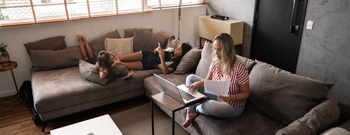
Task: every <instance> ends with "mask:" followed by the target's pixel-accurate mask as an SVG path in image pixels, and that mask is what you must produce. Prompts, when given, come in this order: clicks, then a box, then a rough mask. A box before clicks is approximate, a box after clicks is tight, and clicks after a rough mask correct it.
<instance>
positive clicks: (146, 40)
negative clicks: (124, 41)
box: [133, 29, 165, 52]
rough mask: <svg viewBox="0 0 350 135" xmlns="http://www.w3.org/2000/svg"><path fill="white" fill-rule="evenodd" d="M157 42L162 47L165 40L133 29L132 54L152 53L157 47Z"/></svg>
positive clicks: (150, 33)
mask: <svg viewBox="0 0 350 135" xmlns="http://www.w3.org/2000/svg"><path fill="white" fill-rule="evenodd" d="M158 42H159V43H160V44H161V46H162V47H163V46H164V43H165V39H164V38H163V37H161V36H159V35H156V34H154V33H152V32H149V31H144V30H139V29H135V33H134V49H133V50H134V52H137V51H153V50H154V49H155V48H157V47H158Z"/></svg>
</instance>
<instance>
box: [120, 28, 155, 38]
mask: <svg viewBox="0 0 350 135" xmlns="http://www.w3.org/2000/svg"><path fill="white" fill-rule="evenodd" d="M136 29H137V30H144V31H148V32H153V30H152V28H133V29H124V38H130V37H133V36H134V33H135V30H136Z"/></svg>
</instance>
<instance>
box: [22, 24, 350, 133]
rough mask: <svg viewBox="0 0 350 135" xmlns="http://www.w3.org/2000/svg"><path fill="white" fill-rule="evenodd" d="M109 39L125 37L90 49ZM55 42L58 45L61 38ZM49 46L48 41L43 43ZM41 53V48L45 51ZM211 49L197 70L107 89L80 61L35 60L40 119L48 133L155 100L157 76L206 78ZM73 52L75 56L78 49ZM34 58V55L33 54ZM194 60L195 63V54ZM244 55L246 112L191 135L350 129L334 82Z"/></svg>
mask: <svg viewBox="0 0 350 135" xmlns="http://www.w3.org/2000/svg"><path fill="white" fill-rule="evenodd" d="M135 31H136V30H135ZM148 31H149V29H148ZM125 32H126V31H125ZM151 32H152V31H151ZM131 33H133V31H131ZM135 34H137V33H135ZM148 34H150V33H148ZM124 35H127V34H124ZM156 35H158V36H161V37H163V38H164V41H165V42H164V44H165V45H167V46H172V45H174V44H179V43H180V42H179V41H176V40H175V38H172V34H170V33H167V32H164V31H160V32H158V33H157V34H156ZM135 36H137V35H135ZM105 38H120V36H119V33H118V31H116V30H115V31H113V32H110V33H107V34H105V35H103V36H101V37H99V38H96V39H95V40H93V41H91V42H90V45H91V47H92V49H93V51H94V52H95V53H97V52H98V51H99V50H103V49H104V46H103V41H104V39H105ZM158 38H159V37H158ZM166 41H167V42H166ZM53 42H55V43H56V42H57V39H56V40H55V41H53ZM45 43H48V41H45V42H43V44H45ZM134 43H135V42H134ZM64 45H65V43H64ZM155 45H156V44H155ZM28 46H29V47H28ZM30 46H31V47H30ZM33 46H37V45H33V44H27V45H26V47H27V50H28V48H31V49H33V48H34V50H35V47H33ZM59 46H60V47H58V48H52V46H51V48H44V49H43V48H42V47H41V50H60V49H65V48H66V47H62V46H63V45H62V43H60V45H59ZM134 46H135V44H134ZM142 47H145V46H144V45H143V46H142ZM149 48H155V47H153V46H150V47H149ZM31 49H29V50H28V53H29V52H31V51H30V50H31ZM36 49H37V50H40V47H39V49H38V48H36ZM68 49H70V48H68ZM134 49H135V48H134ZM211 50H212V49H211V44H210V43H206V44H205V46H204V48H203V51H201V52H200V53H201V54H200V53H199V55H201V56H202V57H201V58H200V60H199V61H198V60H197V62H196V60H194V61H192V63H187V65H192V66H193V67H194V68H193V70H191V71H189V70H186V71H185V70H180V71H179V70H177V71H176V72H175V73H177V74H175V73H172V74H167V75H163V74H161V73H162V71H161V70H158V69H154V70H140V71H134V74H133V75H132V78H130V79H127V80H122V77H117V78H114V79H113V80H110V81H109V82H108V83H107V84H106V85H100V84H97V83H93V82H90V81H87V80H85V79H84V78H83V77H82V75H81V73H80V72H79V67H78V66H77V64H78V63H79V58H78V59H74V60H72V65H71V66H68V67H64V68H62V67H60V68H52V67H51V69H50V68H49V69H46V70H39V71H38V70H37V69H36V68H38V67H39V68H40V66H37V65H36V66H35V63H36V62H35V61H37V60H34V59H33V58H32V62H33V70H32V73H31V81H32V88H33V99H34V108H35V110H36V111H37V113H38V114H39V117H40V119H41V120H42V121H44V126H43V130H44V128H45V125H46V124H47V122H48V121H50V120H52V119H55V118H59V117H62V116H66V115H70V114H73V113H77V112H81V111H85V110H89V109H92V108H96V107H100V106H103V105H107V104H111V103H115V102H118V101H122V100H126V99H130V98H133V97H137V96H140V95H146V96H148V97H150V95H153V94H156V93H159V92H162V90H161V88H160V86H159V84H158V83H157V81H156V79H155V77H154V76H153V73H156V74H160V76H162V77H164V78H166V79H168V80H169V81H171V82H173V83H175V84H184V83H185V79H186V77H187V76H188V75H189V74H197V75H199V76H201V77H203V78H205V76H206V74H207V72H208V70H209V69H208V67H209V65H208V64H210V61H211ZM70 52H73V53H74V51H70ZM75 53H76V51H75ZM29 55H30V56H31V54H30V53H29ZM186 55H187V54H186ZM188 55H190V54H188ZM192 55H196V54H192ZM191 57H193V59H194V56H191ZM238 57H239V58H240V59H241V60H242V61H243V62H244V63H245V64H246V66H247V68H248V70H249V73H250V90H251V96H250V98H249V99H248V101H247V105H246V109H245V111H244V113H243V114H242V116H240V117H238V118H234V119H217V118H214V117H212V116H204V115H199V116H198V117H197V118H196V119H195V121H194V122H193V123H192V125H191V126H190V127H188V128H186V129H185V130H186V131H187V132H189V133H190V134H218V135H219V134H220V135H221V134H222V135H228V134H249V135H250V134H276V133H277V134H299V133H305V134H308V133H309V134H320V133H322V132H324V131H325V130H326V129H329V128H331V127H334V126H339V127H342V128H344V129H346V130H348V131H350V121H349V119H350V116H349V114H350V105H348V104H345V103H342V102H339V103H338V101H337V100H336V99H334V98H330V99H328V100H327V97H326V95H327V93H328V91H329V90H330V89H331V87H332V86H333V84H331V83H323V82H319V81H316V80H312V79H310V78H306V77H302V76H298V75H294V74H291V73H289V72H286V71H283V70H281V69H278V68H276V67H273V66H272V65H269V64H266V63H263V62H259V61H254V60H250V59H247V58H244V57H240V56H238ZM80 59H81V58H80ZM193 59H192V60H193ZM75 61H76V63H75ZM184 63H185V62H184ZM197 63H198V64H197ZM180 65H181V64H180ZM180 65H179V66H180ZM184 65H186V64H184ZM184 65H182V68H183V66H184ZM41 68H42V67H41ZM178 68H179V67H178ZM34 69H35V70H34ZM156 104H157V103H156ZM157 105H158V106H159V107H160V108H161V109H162V110H163V111H164V112H165V113H167V114H168V115H169V116H170V117H171V113H170V111H169V110H167V109H166V108H165V107H164V106H162V105H159V104H157ZM318 112H321V113H318ZM185 114H186V112H185V110H180V111H178V112H176V113H175V115H176V122H177V123H178V124H180V125H181V124H182V123H183V122H184V120H185ZM326 116H327V117H326ZM318 118H320V119H318Z"/></svg>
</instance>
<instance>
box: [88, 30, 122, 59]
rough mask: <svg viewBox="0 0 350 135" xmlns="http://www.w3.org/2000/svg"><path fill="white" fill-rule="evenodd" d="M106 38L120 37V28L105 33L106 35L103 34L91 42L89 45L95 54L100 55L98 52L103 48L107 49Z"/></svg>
mask: <svg viewBox="0 0 350 135" xmlns="http://www.w3.org/2000/svg"><path fill="white" fill-rule="evenodd" d="M106 38H120V35H119V32H118V30H114V31H112V32H109V33H107V34H104V35H102V36H100V37H98V38H95V39H93V40H91V41H90V42H89V45H90V47H91V49H92V51H94V54H95V56H98V52H100V51H101V50H106V49H105V45H104V43H105V39H106Z"/></svg>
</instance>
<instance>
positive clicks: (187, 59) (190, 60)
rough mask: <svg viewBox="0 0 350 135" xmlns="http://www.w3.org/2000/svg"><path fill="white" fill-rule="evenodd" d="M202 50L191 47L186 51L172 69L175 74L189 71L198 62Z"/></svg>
mask: <svg viewBox="0 0 350 135" xmlns="http://www.w3.org/2000/svg"><path fill="white" fill-rule="evenodd" d="M201 52H202V50H199V49H197V48H194V49H191V50H190V51H188V52H187V53H186V54H185V56H183V58H182V59H181V61H180V63H179V65H178V66H177V68H176V70H175V71H174V73H175V74H185V73H188V72H190V71H191V70H192V69H193V68H195V67H196V66H197V65H198V62H199V60H200V58H201Z"/></svg>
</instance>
